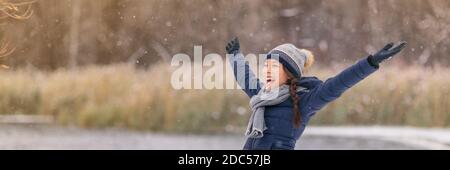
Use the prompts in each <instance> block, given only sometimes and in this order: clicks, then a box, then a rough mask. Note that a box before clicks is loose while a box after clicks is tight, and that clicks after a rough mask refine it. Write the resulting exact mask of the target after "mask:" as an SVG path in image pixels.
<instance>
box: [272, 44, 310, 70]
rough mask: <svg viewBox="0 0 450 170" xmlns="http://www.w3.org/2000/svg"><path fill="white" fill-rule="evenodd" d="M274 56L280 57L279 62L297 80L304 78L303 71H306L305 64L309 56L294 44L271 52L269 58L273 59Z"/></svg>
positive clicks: (280, 46)
mask: <svg viewBox="0 0 450 170" xmlns="http://www.w3.org/2000/svg"><path fill="white" fill-rule="evenodd" d="M274 55H277V56H278V60H279V62H280V63H281V64H283V66H284V67H286V69H287V70H288V71H289V72H291V73H292V74H293V76H295V77H296V78H301V77H302V76H303V70H304V69H305V62H306V59H307V54H306V53H305V52H304V51H302V50H300V49H298V48H297V47H295V45H293V44H282V45H279V46H277V47H275V48H274V49H273V50H271V51H270V52H269V54H268V55H267V58H268V59H269V58H273V56H274Z"/></svg>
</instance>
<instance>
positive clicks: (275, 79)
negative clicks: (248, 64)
mask: <svg viewBox="0 0 450 170" xmlns="http://www.w3.org/2000/svg"><path fill="white" fill-rule="evenodd" d="M263 72H264V73H265V76H266V77H265V78H266V90H270V89H272V88H276V87H279V86H281V85H282V84H285V83H286V82H287V80H288V76H287V73H286V72H285V71H284V66H283V65H282V64H281V63H280V62H278V61H277V60H274V59H268V60H266V61H265V63H264V69H263Z"/></svg>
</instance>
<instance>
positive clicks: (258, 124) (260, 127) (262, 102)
mask: <svg viewBox="0 0 450 170" xmlns="http://www.w3.org/2000/svg"><path fill="white" fill-rule="evenodd" d="M305 89H306V88H304V87H298V88H297V92H299V91H302V90H305ZM290 96H291V95H290V93H289V86H288V85H282V86H280V87H278V88H275V89H272V90H270V91H267V90H265V88H263V89H261V90H260V91H259V93H258V94H257V95H255V96H253V97H252V98H251V99H250V107H251V109H252V112H253V113H252V115H251V116H250V120H249V122H248V125H247V130H246V132H245V136H247V137H249V138H261V137H263V136H264V135H263V132H264V130H266V129H267V127H266V123H265V121H264V111H265V107H266V106H274V105H277V104H280V103H282V102H284V101H285V100H287V99H288V98H289V97H290Z"/></svg>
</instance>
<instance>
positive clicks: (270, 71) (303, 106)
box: [226, 38, 406, 150]
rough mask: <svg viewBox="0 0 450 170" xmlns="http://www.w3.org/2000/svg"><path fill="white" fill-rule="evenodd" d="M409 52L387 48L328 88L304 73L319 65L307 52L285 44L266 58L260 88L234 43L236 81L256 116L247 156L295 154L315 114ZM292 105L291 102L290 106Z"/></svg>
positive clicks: (231, 51) (230, 47)
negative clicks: (273, 151) (259, 152)
mask: <svg viewBox="0 0 450 170" xmlns="http://www.w3.org/2000/svg"><path fill="white" fill-rule="evenodd" d="M405 46H406V42H401V43H400V44H399V45H397V46H395V47H394V44H393V43H390V44H388V45H386V46H385V47H384V48H383V49H382V50H380V51H379V52H378V53H376V54H375V55H369V56H368V57H366V58H363V59H362V60H360V61H358V62H357V63H356V64H354V65H352V66H350V67H349V68H347V69H345V70H344V71H342V72H341V73H339V74H338V75H337V76H335V77H333V78H330V79H328V80H327V81H325V82H322V81H321V80H319V79H317V78H316V77H304V76H303V71H304V70H305V69H307V68H308V67H310V66H311V65H312V63H313V62H314V56H313V55H312V53H311V52H310V51H308V50H304V49H298V48H297V47H295V46H294V45H292V44H283V45H280V46H278V47H276V48H275V49H273V50H272V51H270V52H269V54H268V55H267V60H266V61H265V65H264V72H265V73H266V82H265V83H261V82H260V80H259V79H258V78H256V77H255V75H254V74H253V72H252V71H251V70H250V68H249V66H248V64H247V62H246V61H245V59H244V56H243V55H242V54H241V53H240V45H239V40H238V39H237V38H235V39H233V40H232V41H231V42H230V43H228V45H227V47H226V50H227V53H228V54H231V56H232V57H230V63H231V65H232V67H233V70H234V75H235V78H236V81H237V82H238V84H239V85H240V86H241V88H242V89H243V90H244V92H245V93H246V94H247V95H248V96H249V97H250V107H251V109H252V112H253V113H252V115H251V117H250V120H249V123H248V127H247V131H246V136H247V137H248V139H247V142H246V143H245V146H244V149H245V150H266V149H287V150H293V149H294V148H295V144H296V141H297V140H298V139H299V138H300V136H301V135H302V133H303V131H304V129H305V127H306V125H307V124H308V122H309V120H310V119H311V117H312V116H314V114H315V113H316V112H317V111H319V110H320V109H322V108H323V107H324V106H325V105H327V104H328V103H330V102H332V101H334V100H335V99H337V98H338V97H339V96H341V95H342V93H344V92H345V91H346V90H347V89H349V88H351V87H352V86H354V85H355V84H356V83H358V82H360V81H361V80H363V79H364V78H366V77H367V76H369V75H370V74H372V73H373V72H375V71H377V70H378V68H379V64H380V63H381V62H383V61H385V60H387V59H389V58H391V57H393V56H394V55H396V54H398V53H399V52H400V51H401V50H402V49H404V48H405ZM288 99H290V100H288Z"/></svg>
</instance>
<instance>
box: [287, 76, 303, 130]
mask: <svg viewBox="0 0 450 170" xmlns="http://www.w3.org/2000/svg"><path fill="white" fill-rule="evenodd" d="M285 72H286V73H287V75H288V77H289V79H288V82H287V83H288V84H289V93H290V94H291V99H292V106H293V107H292V110H293V112H294V125H295V127H296V128H299V127H300V124H301V122H302V119H301V113H300V104H299V102H300V97H299V96H298V94H297V81H298V79H297V78H295V77H294V76H292V73H290V72H289V71H287V70H286V69H285Z"/></svg>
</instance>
